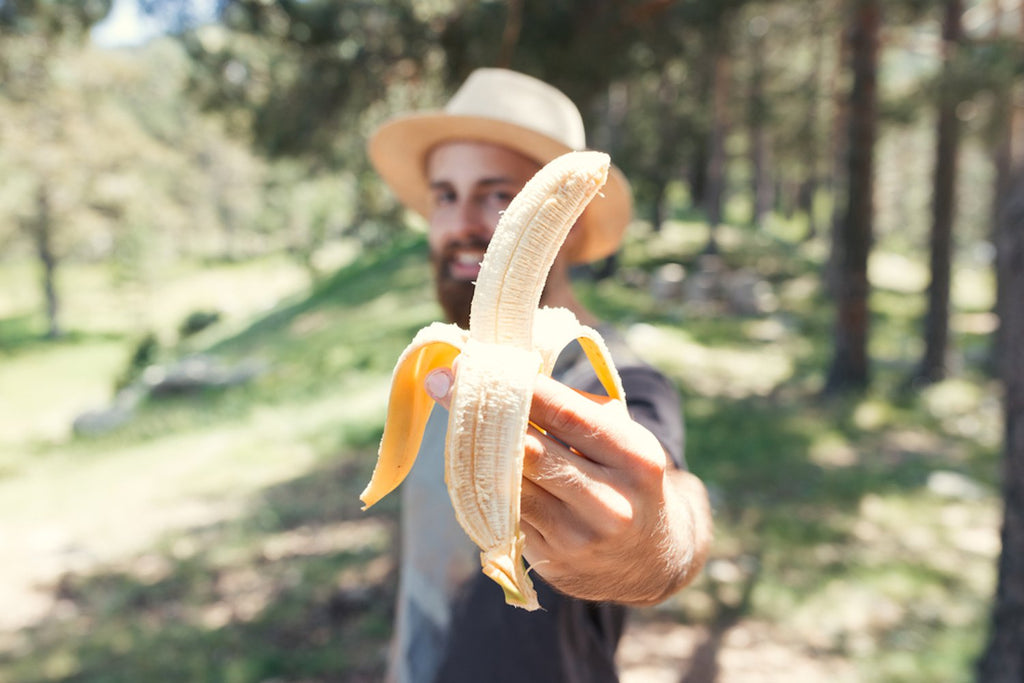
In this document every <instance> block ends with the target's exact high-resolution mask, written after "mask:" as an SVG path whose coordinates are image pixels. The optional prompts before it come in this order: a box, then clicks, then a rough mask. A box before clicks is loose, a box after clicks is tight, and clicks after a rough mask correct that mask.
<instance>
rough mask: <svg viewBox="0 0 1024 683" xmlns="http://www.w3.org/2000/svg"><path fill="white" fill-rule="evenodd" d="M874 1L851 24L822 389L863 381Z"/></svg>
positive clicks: (858, 7)
mask: <svg viewBox="0 0 1024 683" xmlns="http://www.w3.org/2000/svg"><path fill="white" fill-rule="evenodd" d="M880 25H881V4H880V0H858V1H857V2H856V3H855V4H854V12H853V23H852V27H851V47H852V58H853V88H852V89H851V92H850V129H849V147H848V151H847V160H848V161H847V164H848V169H849V170H848V174H849V175H848V183H849V192H848V195H847V203H846V212H845V214H844V218H843V222H842V225H841V226H840V230H839V232H838V233H837V235H836V238H837V239H836V245H835V248H836V251H837V254H836V256H837V257H838V258H837V260H836V265H837V271H836V285H837V290H836V325H835V352H834V355H833V360H832V366H831V368H830V369H829V373H828V378H827V380H826V383H825V391H826V393H837V392H844V391H847V390H861V389H864V388H865V387H867V385H868V381H869V376H870V372H869V360H868V336H869V329H870V320H869V307H868V304H869V294H870V287H869V284H868V255H869V254H870V251H871V242H872V220H873V215H872V214H873V209H874V206H873V199H872V195H873V187H874V147H875V135H876V125H877V120H876V99H877V88H876V85H877V83H876V81H877V71H878V33H879V28H880Z"/></svg>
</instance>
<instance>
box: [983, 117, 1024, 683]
mask: <svg viewBox="0 0 1024 683" xmlns="http://www.w3.org/2000/svg"><path fill="white" fill-rule="evenodd" d="M1013 114H1014V115H1013V116H1011V117H1010V120H1009V121H1008V131H1009V132H1011V135H1008V140H1007V144H1006V149H1007V153H1008V158H1009V159H1010V168H1011V169H1012V171H1011V173H1010V174H1009V178H1007V179H1006V183H1005V185H1004V186H1003V187H1002V188H1000V189H1001V191H1000V192H998V193H997V197H998V198H999V207H998V209H997V212H996V216H997V218H996V225H995V230H994V234H995V237H996V239H995V246H996V282H997V288H998V290H999V297H998V300H999V302H1001V305H1000V306H999V329H998V332H997V336H998V337H999V341H998V343H997V344H996V349H997V350H998V354H999V355H998V356H997V358H996V366H997V374H998V376H999V377H1000V379H1001V380H1002V383H1003V390H1004V395H1003V408H1004V418H1005V434H1006V442H1005V444H1004V453H1003V482H1002V487H1003V505H1004V507H1003V529H1002V553H1001V554H1000V556H999V565H998V570H999V578H998V583H997V587H996V595H995V601H994V604H993V607H992V616H991V619H992V621H991V630H990V633H989V640H988V643H987V645H986V648H985V651H984V653H983V654H982V657H981V659H980V660H979V662H978V681H979V683H1019V681H1022V680H1024V345H1022V344H1021V340H1022V339H1024V306H1022V305H1021V302H1022V301H1024V139H1022V136H1020V135H1015V134H1012V133H1016V132H1018V131H1020V130H1021V129H1022V128H1024V104H1022V103H1018V105H1017V107H1016V108H1015V110H1014V112H1013ZM1010 302H1013V304H1012V305H1011V304H1010Z"/></svg>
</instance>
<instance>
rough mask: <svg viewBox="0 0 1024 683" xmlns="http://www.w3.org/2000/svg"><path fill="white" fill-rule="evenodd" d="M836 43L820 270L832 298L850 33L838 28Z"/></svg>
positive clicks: (845, 164)
mask: <svg viewBox="0 0 1024 683" xmlns="http://www.w3.org/2000/svg"><path fill="white" fill-rule="evenodd" d="M836 45H837V46H838V49H837V53H838V54H837V55H836V61H835V65H834V72H833V74H832V78H831V79H830V81H831V83H832V92H831V100H832V102H833V106H834V112H833V115H832V134H831V139H832V144H831V145H830V150H829V151H830V154H831V161H832V163H831V164H830V165H829V174H828V179H827V184H828V188H829V194H830V195H831V198H832V212H831V214H832V215H831V218H830V220H829V225H830V231H831V234H830V238H831V245H832V248H831V250H830V251H829V255H828V261H827V262H826V263H825V272H824V273H823V279H824V280H825V288H826V290H827V291H828V294H829V296H830V297H831V298H832V299H833V300H837V299H838V290H839V284H838V279H839V259H840V250H841V249H842V240H841V239H840V237H839V236H840V233H841V232H842V230H843V212H844V211H845V208H846V204H847V190H848V185H849V183H848V176H849V170H850V169H849V161H848V160H847V158H846V150H847V147H848V146H849V135H850V132H849V131H850V98H849V95H848V94H847V93H845V92H844V91H843V87H844V86H843V82H844V76H845V75H846V73H847V70H848V69H849V70H852V66H850V62H851V50H852V44H851V32H850V31H849V30H844V31H841V33H840V36H839V40H837V41H836Z"/></svg>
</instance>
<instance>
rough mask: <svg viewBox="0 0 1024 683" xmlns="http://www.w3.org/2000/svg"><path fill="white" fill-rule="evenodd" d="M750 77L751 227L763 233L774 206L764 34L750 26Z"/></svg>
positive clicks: (755, 27) (757, 27) (756, 27)
mask: <svg viewBox="0 0 1024 683" xmlns="http://www.w3.org/2000/svg"><path fill="white" fill-rule="evenodd" d="M751 32H752V33H753V34H754V35H753V39H752V41H751V47H752V48H753V54H752V55H751V58H752V59H751V61H752V65H751V76H750V175H751V194H752V195H753V197H752V200H753V201H752V205H753V211H752V215H751V223H752V224H753V225H754V227H755V228H757V229H758V230H763V229H764V227H765V222H766V220H767V216H768V213H769V212H770V211H771V208H772V204H773V203H774V194H775V192H774V190H775V188H774V186H773V183H772V181H771V178H770V177H769V173H768V167H769V146H768V126H767V125H766V124H767V118H768V115H767V114H768V112H767V110H768V103H767V102H766V101H765V96H764V81H765V68H764V59H765V57H764V32H763V31H762V30H761V29H760V27H759V26H752V27H751Z"/></svg>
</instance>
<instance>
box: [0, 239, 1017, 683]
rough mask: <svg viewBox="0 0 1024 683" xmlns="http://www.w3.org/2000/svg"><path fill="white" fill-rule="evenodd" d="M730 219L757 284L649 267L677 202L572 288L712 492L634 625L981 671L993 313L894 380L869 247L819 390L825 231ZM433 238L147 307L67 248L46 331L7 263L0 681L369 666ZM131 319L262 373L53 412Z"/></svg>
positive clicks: (227, 283) (125, 347)
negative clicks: (918, 368)
mask: <svg viewBox="0 0 1024 683" xmlns="http://www.w3.org/2000/svg"><path fill="white" fill-rule="evenodd" d="M784 227H785V226H782V227H781V228H780V229H783V228H784ZM719 237H720V241H721V244H722V246H723V249H724V254H723V258H724V260H725V262H726V264H727V265H728V266H729V267H732V268H738V267H743V268H746V269H749V270H750V271H752V272H755V273H757V275H758V276H759V277H760V278H762V279H763V280H764V281H765V282H767V283H770V285H771V287H772V291H773V295H774V297H775V299H776V301H777V305H776V307H775V308H774V310H771V311H768V312H766V313H764V314H762V315H755V316H734V315H729V314H727V313H726V312H723V311H721V310H716V309H713V308H712V309H709V308H707V307H696V306H693V305H690V304H687V303H684V302H680V301H668V302H665V301H660V302H659V301H656V300H654V299H653V298H652V297H651V296H650V293H649V289H648V288H647V286H646V280H645V278H647V277H649V274H650V273H651V272H653V271H654V270H655V269H656V268H657V267H659V266H660V265H662V264H664V263H669V262H679V263H681V264H682V265H683V266H684V267H685V268H686V270H687V272H689V273H694V272H696V269H697V268H698V267H699V263H698V252H699V249H700V248H701V247H702V246H703V243H704V240H705V239H706V234H705V233H704V232H703V229H702V228H701V227H700V226H698V225H695V224H690V223H684V222H679V223H670V224H668V226H667V227H666V229H665V230H664V231H663V232H662V233H659V234H658V235H650V236H647V238H646V239H643V240H637V241H634V242H633V243H631V244H630V245H629V246H628V248H627V250H626V251H625V252H624V254H623V259H622V263H621V269H620V275H619V277H617V278H614V279H611V280H603V281H600V282H587V283H582V284H581V288H582V296H583V297H584V299H585V300H586V301H587V302H588V303H589V304H590V305H591V306H592V307H593V308H594V310H595V311H597V312H598V313H599V314H601V315H602V316H604V317H606V318H608V319H609V320H611V321H613V322H615V323H617V324H618V325H620V326H621V327H622V328H623V329H625V330H626V333H627V336H628V338H629V339H630V341H631V342H632V344H633V345H634V346H635V347H636V349H637V350H638V351H639V352H640V353H641V354H642V355H644V356H646V357H647V358H649V359H650V360H651V361H652V362H654V363H656V364H657V365H659V366H660V367H662V368H663V369H664V370H665V371H666V372H667V373H668V374H669V375H670V377H671V378H672V379H673V380H674V381H675V382H676V383H677V385H678V386H679V387H680V390H681V391H682V393H683V396H684V402H685V414H686V424H687V459H688V461H689V464H690V467H691V468H692V469H693V470H694V471H695V472H697V473H698V474H699V475H700V476H701V477H702V478H703V479H704V480H705V481H706V482H707V483H708V486H709V488H710V490H711V492H712V496H713V500H714V503H715V507H716V541H715V546H714V550H713V561H712V563H711V565H710V566H709V570H708V571H707V572H705V574H704V575H703V576H702V577H701V578H700V579H699V580H698V582H697V584H696V585H695V586H694V587H692V588H691V589H689V590H687V591H684V592H682V593H680V594H679V595H677V596H675V597H674V598H672V599H670V600H669V601H667V602H666V603H665V604H663V605H661V606H659V607H657V608H651V609H647V610H642V611H640V612H639V613H638V614H637V618H636V619H635V620H634V626H633V627H631V628H632V629H634V630H635V632H636V633H637V634H639V635H637V636H636V637H643V634H644V633H645V632H646V631H645V629H648V628H651V627H654V626H658V627H662V626H665V625H670V626H672V627H677V628H682V627H690V628H697V629H700V628H706V629H708V630H709V632H714V630H715V629H716V628H718V629H719V630H720V631H723V632H726V633H727V634H728V633H732V634H734V635H735V637H734V638H732V639H731V640H730V638H729V637H723V638H720V639H718V640H713V641H709V642H712V643H713V644H714V647H715V648H717V650H716V653H717V655H718V657H719V660H720V662H721V666H722V670H723V677H724V678H726V680H731V681H742V680H749V681H754V680H768V679H770V676H769V678H760V679H759V678H757V677H756V676H752V675H750V674H747V677H746V678H744V677H743V676H742V675H740V674H739V673H735V672H739V671H741V670H742V671H749V670H762V671H763V670H764V667H763V666H760V667H757V666H754V664H755V663H756V662H751V664H750V666H746V667H744V666H741V665H738V664H735V662H737V661H738V659H737V658H742V657H744V656H746V657H747V659H748V660H750V659H751V658H756V657H757V656H759V654H758V653H760V652H764V650H763V649H762V648H763V646H764V645H765V644H766V643H770V644H771V646H772V647H773V648H774V650H773V653H775V654H774V655H773V656H777V655H778V653H780V652H781V653H784V655H785V657H786V658H788V659H787V660H786V661H787V662H788V663H789V664H790V665H793V667H794V669H793V670H798V669H799V666H797V665H798V664H799V663H801V662H811V663H818V664H820V665H822V666H827V667H829V668H831V669H834V670H835V672H836V673H835V677H836V678H837V680H856V681H872V682H874V681H893V682H896V681H907V682H910V681H914V682H915V683H917V682H926V683H927V682H929V681H934V682H935V683H939V682H942V683H947V682H948V681H967V680H970V679H971V667H972V662H973V658H974V657H975V656H976V655H977V653H978V651H979V648H980V646H981V642H982V639H983V637H984V632H985V627H986V623H987V622H986V620H987V605H988V601H989V599H990V596H991V595H992V591H993V581H994V561H995V556H996V554H997V553H998V536H997V531H998V503H999V500H998V495H997V492H996V487H995V483H994V482H995V473H996V471H997V457H998V451H999V439H1000V425H999V406H998V401H997V398H996V397H997V395H998V394H997V392H996V391H995V389H994V387H993V385H992V384H991V382H990V381H989V380H987V379H986V378H985V376H984V374H983V372H981V367H980V361H978V360H977V359H976V355H978V354H980V351H979V350H980V349H984V347H985V345H986V343H987V332H986V331H985V329H984V327H983V326H982V329H980V330H979V329H978V327H977V325H975V326H973V327H972V326H970V325H968V326H966V328H965V329H963V330H959V331H958V332H957V342H958V349H965V350H964V351H963V365H962V371H961V372H960V373H958V376H957V377H956V378H954V379H952V380H949V381H947V382H943V383H941V384H939V385H936V386H933V387H929V388H926V389H923V390H917V391H913V392H910V391H908V390H906V388H905V387H906V383H905V379H906V376H907V375H908V374H909V373H910V372H911V370H912V369H913V367H914V363H915V362H916V354H917V353H918V352H919V349H918V348H917V344H916V342H915V341H914V340H915V338H916V335H917V329H919V326H920V325H919V318H920V314H921V307H922V305H923V304H922V300H923V297H922V295H921V287H922V286H923V285H922V279H921V277H920V272H921V271H920V264H919V263H918V262H917V261H916V260H915V259H914V258H912V257H910V256H907V255H905V254H889V253H887V252H885V251H884V245H882V249H881V251H880V255H879V257H878V258H876V259H875V260H874V261H873V265H872V277H873V280H874V283H875V285H876V292H875V295H874V297H873V301H872V303H873V322H874V328H873V339H872V352H873V355H874V358H875V366H876V370H875V372H876V375H875V378H874V383H873V386H872V389H871V390H870V391H869V392H868V393H867V394H865V395H863V396H859V397H848V398H838V399H832V400H823V399H822V398H821V396H820V394H819V391H820V387H821V383H822V378H823V375H824V369H825V367H826V365H827V362H828V359H829V340H828V336H829V334H830V329H831V318H830V313H829V308H828V305H827V302H826V299H825V296H824V294H823V292H822V291H821V289H820V286H819V284H818V283H819V279H820V278H819V277H818V273H819V272H820V267H821V266H820V264H821V259H822V258H823V249H822V248H821V245H820V244H813V243H812V244H807V245H800V244H796V243H791V242H789V241H787V238H786V237H785V235H784V234H782V233H779V234H772V233H767V234H760V235H753V234H751V233H749V232H747V231H742V230H736V229H730V228H728V227H724V228H723V229H722V230H721V232H720V235H719ZM423 249H424V244H423V242H422V239H421V238H416V237H413V238H410V239H408V240H405V241H401V242H398V243H396V244H394V245H392V246H391V247H389V248H387V249H385V250H382V251H381V252H380V253H376V254H364V255H361V256H360V257H359V258H357V259H353V260H351V261H350V262H349V263H348V264H347V265H345V266H343V267H341V268H340V269H339V270H338V271H337V272H336V273H335V274H334V275H333V276H332V277H330V278H328V279H326V280H324V281H323V282H320V283H318V284H316V285H315V286H312V287H308V286H306V285H304V280H303V276H302V273H301V271H300V270H299V269H298V268H297V267H296V266H292V265H290V264H289V263H287V262H286V261H284V260H274V259H271V260H268V261H264V262H258V263H250V264H234V265H219V266H207V267H204V268H202V269H201V270H189V269H188V268H186V267H185V266H181V265H176V266H174V267H173V268H172V267H168V269H167V270H166V271H164V272H163V273H162V275H161V277H160V278H156V277H154V280H153V281H152V282H151V283H150V284H149V285H147V286H148V287H149V291H150V294H149V295H148V297H149V298H147V299H146V301H155V302H160V303H161V305H160V306H152V305H145V306H144V305H142V304H141V303H138V304H137V305H135V308H132V307H131V306H127V307H126V306H120V305H118V302H119V301H120V300H121V299H119V297H124V296H125V294H124V292H123V291H120V290H117V289H115V288H112V287H106V288H104V287H103V286H101V284H102V281H103V280H102V277H101V273H99V272H97V271H96V270H89V269H83V270H77V271H76V270H72V271H71V272H69V273H68V274H67V278H68V280H69V281H71V282H76V281H78V280H79V279H81V283H82V285H81V287H78V288H75V289H77V290H78V291H79V294H78V295H76V296H75V297H73V298H72V299H71V301H70V302H69V304H68V321H69V322H68V325H67V327H68V329H69V330H71V331H72V334H71V335H69V336H68V337H67V338H66V339H63V340H60V341H55V342H45V341H42V340H41V339H40V337H39V334H40V332H41V329H42V326H41V321H40V319H39V317H38V315H37V314H36V313H35V312H34V310H33V306H34V303H35V302H34V300H33V299H32V297H31V296H27V295H26V294H25V292H24V291H23V292H22V294H21V295H20V299H14V298H12V297H10V296H8V295H7V292H14V291H22V289H23V287H22V285H21V284H18V287H22V289H17V288H16V287H14V280H15V279H17V278H18V277H22V276H24V275H25V274H26V272H27V271H24V270H22V271H17V269H14V270H11V271H8V273H7V274H6V275H3V276H0V280H3V279H4V278H9V280H8V281H6V282H3V283H2V284H11V285H12V287H11V288H0V292H4V294H2V295H0V349H2V351H0V353H2V354H3V355H2V356H0V397H5V398H0V400H4V401H5V405H4V413H3V418H2V419H3V422H0V446H2V450H0V534H2V535H3V537H4V538H5V539H6V542H5V543H3V544H0V566H3V567H5V569H4V570H2V574H0V579H2V580H0V603H3V604H4V605H5V615H2V616H0V680H5V681H6V680H10V681H14V682H19V683H28V682H35V681H50V680H66V681H104V682H108V681H110V682H117V681H137V680H162V681H240V682H248V681H262V680H268V679H274V680H310V681H313V680H318V681H320V680H322V681H328V680H330V681H370V680H378V679H379V678H380V675H381V671H382V667H383V662H384V659H385V653H386V647H387V642H388V638H389V635H390V624H391V619H392V616H393V615H392V611H391V610H392V608H391V605H392V600H393V596H394V591H395V581H396V576H395V557H394V553H395V541H396V537H397V528H396V519H397V505H398V503H397V498H396V497H393V498H395V499H393V498H388V499H385V501H383V502H382V503H381V504H380V505H379V506H376V507H375V508H374V509H373V510H372V511H371V512H369V513H364V512H361V511H360V510H359V501H358V493H359V491H360V490H361V489H362V486H363V484H364V483H365V481H366V480H367V478H368V476H369V472H370V470H371V468H372V465H373V462H374V459H375V451H376V443H377V440H378V439H379V436H380V432H381V428H382V420H383V415H384V404H385V400H386V392H387V385H388V379H389V377H390V372H391V368H392V365H393V363H394V359H395V358H396V357H397V355H398V353H399V351H400V350H401V349H402V348H403V347H404V345H405V344H406V343H407V342H408V340H409V339H410V338H411V337H412V335H413V334H414V333H415V331H416V330H417V329H419V328H420V327H421V326H422V325H423V324H425V323H426V322H427V321H429V320H430V319H432V318H433V317H434V316H435V315H436V313H437V311H436V307H435V305H434V303H433V301H432V298H431V290H430V287H429V282H428V273H427V270H426V267H425V265H424V263H423V260H422V254H423ZM18 282H19V283H20V280H18ZM957 282H960V283H961V284H960V285H959V288H958V290H957V295H956V297H955V301H956V304H957V306H958V310H957V314H958V315H978V314H981V313H983V312H984V311H985V307H986V306H987V305H988V302H989V301H990V296H991V292H990V291H989V289H988V288H989V287H990V283H989V282H988V280H987V279H986V278H984V277H978V276H974V275H968V276H965V277H962V278H959V277H958V280H957ZM262 283H266V286H265V287H261V286H257V285H258V284H262ZM214 293H215V294H214ZM129 298H131V297H130V296H129ZM271 300H273V301H274V302H276V303H274V304H273V305H271V304H270V301H271ZM165 302H167V303H166V306H165V305H163V304H164V303H165ZM225 302H229V303H230V306H226V305H225ZM210 308H216V309H220V310H224V309H225V308H228V309H230V310H229V315H226V316H225V317H224V319H222V320H221V322H219V323H217V324H216V325H214V326H213V327H211V328H210V329H208V330H205V331H203V332H201V333H200V334H199V335H197V336H195V337H191V338H189V339H187V340H183V341H182V340H177V339H175V338H174V334H175V330H176V329H177V325H178V324H179V323H180V321H181V320H182V319H183V318H184V316H185V315H187V313H189V312H190V311H193V310H203V309H210ZM146 330H157V331H158V333H159V335H160V338H161V341H162V342H163V354H164V355H163V358H165V359H166V358H171V357H173V356H175V355H179V354H184V353H188V352H196V351H204V352H207V353H211V354H215V355H216V356H217V357H218V358H220V359H222V360H224V361H225V362H241V361H244V360H247V359H254V358H255V359H258V360H259V361H260V362H262V363H263V364H264V366H265V367H266V371H265V372H264V373H263V374H261V375H260V376H259V377H258V378H257V379H256V380H255V381H253V382H251V383H249V384H247V385H244V386H241V387H236V388H233V389H227V390H220V391H209V392H205V393H203V394H200V395H195V396H185V397H175V398H165V399H149V400H147V401H146V402H144V404H143V405H142V407H141V410H140V412H139V414H138V415H137V417H136V418H135V419H134V420H133V421H132V422H131V423H129V424H128V425H126V426H124V427H122V428H121V429H119V430H116V431H114V432H112V433H109V434H104V435H101V436H93V437H88V438H86V437H74V436H72V435H70V433H69V432H68V425H69V424H70V420H71V418H72V417H73V416H74V414H75V412H76V411H78V410H81V409H83V408H86V407H95V406H96V405H97V404H102V403H103V402H104V401H105V400H109V398H110V396H111V393H112V390H111V386H112V382H113V380H114V378H115V377H116V376H117V375H118V373H120V372H121V371H122V370H123V364H124V363H125V362H126V359H127V358H128V357H129V355H130V352H131V348H132V345H133V343H134V342H135V340H136V339H137V338H138V336H139V335H140V334H141V333H142V332H144V331H146ZM967 349H969V350H970V353H968V352H967ZM972 354H974V355H972ZM7 397H18V400H16V401H13V400H10V398H7ZM936 473H953V474H956V475H963V476H967V477H970V478H971V479H972V480H973V481H975V482H976V483H977V484H979V486H978V487H977V488H976V489H972V493H970V494H966V493H965V494H963V495H960V496H954V497H949V496H948V494H944V493H942V492H941V491H939V490H937V489H936V488H935V487H933V486H931V485H930V482H931V481H932V480H933V477H934V476H935V474H936ZM4 587H6V589H5V588H4ZM725 615H733V617H734V618H733V617H730V619H731V620H730V619H726V618H725ZM716 624H717V626H716ZM741 634H744V635H743V638H746V640H745V641H744V640H743V638H740V635H741ZM751 634H755V635H751ZM751 638H754V639H755V640H753V641H752V640H750V639H751ZM773 661H775V660H773ZM730 666H733V667H734V668H733V669H732V671H733V672H734V676H733V677H728V676H727V674H728V673H729V672H730V669H729V667H730ZM680 673H681V672H680Z"/></svg>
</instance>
